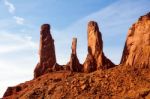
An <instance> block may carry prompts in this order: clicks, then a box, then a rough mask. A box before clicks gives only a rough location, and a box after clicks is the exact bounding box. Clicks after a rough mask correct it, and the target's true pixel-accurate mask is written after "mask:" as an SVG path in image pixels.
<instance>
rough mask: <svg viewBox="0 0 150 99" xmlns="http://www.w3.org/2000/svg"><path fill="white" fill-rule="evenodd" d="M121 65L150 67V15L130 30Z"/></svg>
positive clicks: (142, 18) (143, 17)
mask: <svg viewBox="0 0 150 99" xmlns="http://www.w3.org/2000/svg"><path fill="white" fill-rule="evenodd" d="M121 64H126V65H131V66H133V65H135V66H143V65H144V66H150V13H148V14H147V15H144V16H142V17H140V19H139V20H138V21H137V22H136V23H135V24H133V25H132V27H131V28H130V29H129V31H128V35H127V40H126V43H125V47H124V51H123V55H122V60H121Z"/></svg>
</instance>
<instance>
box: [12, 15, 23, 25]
mask: <svg viewBox="0 0 150 99" xmlns="http://www.w3.org/2000/svg"><path fill="white" fill-rule="evenodd" d="M13 18H14V19H15V20H16V23H17V24H20V25H23V24H24V18H22V17H18V16H14V17H13Z"/></svg>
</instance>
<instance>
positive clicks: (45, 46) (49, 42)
mask: <svg viewBox="0 0 150 99" xmlns="http://www.w3.org/2000/svg"><path fill="white" fill-rule="evenodd" d="M39 56H40V61H39V63H38V64H37V66H36V68H35V70H34V78H37V77H39V76H41V75H42V74H44V73H46V71H47V70H48V68H52V67H53V65H54V64H55V63H56V56H55V46H54V40H53V38H52V36H51V34H50V25H49V24H43V25H42V26H41V32H40V48H39Z"/></svg>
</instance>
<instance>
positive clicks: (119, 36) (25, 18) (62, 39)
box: [0, 0, 150, 97]
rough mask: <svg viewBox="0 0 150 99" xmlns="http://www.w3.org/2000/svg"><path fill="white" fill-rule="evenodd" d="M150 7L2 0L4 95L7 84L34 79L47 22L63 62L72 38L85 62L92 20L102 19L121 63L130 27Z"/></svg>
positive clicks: (126, 2) (135, 1) (136, 1)
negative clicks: (42, 26) (89, 24)
mask: <svg viewBox="0 0 150 99" xmlns="http://www.w3.org/2000/svg"><path fill="white" fill-rule="evenodd" d="M149 6H150V1H149V0H107V1H106V0H36V1H35V0H0V14H1V15H0V70H1V72H0V97H1V96H2V95H3V93H4V91H5V90H6V88H7V87H8V86H14V85H16V84H18V83H21V82H24V81H27V80H30V79H32V78H33V70H34V68H35V66H36V64H37V62H38V47H39V31H40V26H41V25H42V24H43V23H49V24H51V27H52V30H51V32H52V36H53V38H54V39H55V49H56V56H57V62H58V63H59V64H66V63H67V61H68V60H69V58H70V53H71V41H72V38H73V37H77V38H78V48H77V53H78V57H79V60H80V62H81V63H83V62H84V60H85V57H86V54H87V32H86V31H87V23H88V21H90V20H94V21H97V22H98V24H99V27H100V31H101V32H102V36H103V41H104V52H105V55H106V56H107V57H108V58H110V59H111V60H112V61H113V62H114V63H116V64H118V63H119V62H120V58H121V54H122V50H123V47H124V43H125V38H126V34H127V31H128V29H129V27H130V26H131V25H132V24H133V23H134V22H136V20H137V19H138V18H139V17H140V16H141V15H144V14H146V13H147V12H149V11H150V7H149Z"/></svg>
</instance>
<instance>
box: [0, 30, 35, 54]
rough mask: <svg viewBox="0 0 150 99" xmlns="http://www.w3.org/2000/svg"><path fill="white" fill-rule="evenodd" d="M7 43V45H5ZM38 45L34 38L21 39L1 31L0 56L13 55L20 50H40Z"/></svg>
mask: <svg viewBox="0 0 150 99" xmlns="http://www.w3.org/2000/svg"><path fill="white" fill-rule="evenodd" d="M4 42H5V43H4ZM37 47H38V44H37V43H35V42H33V41H32V37H30V36H26V37H21V36H19V35H15V34H12V33H7V32H4V31H1V34H0V54H4V53H5V54H6V53H11V52H15V51H19V50H21V51H22V50H32V49H38V48H37Z"/></svg>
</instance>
